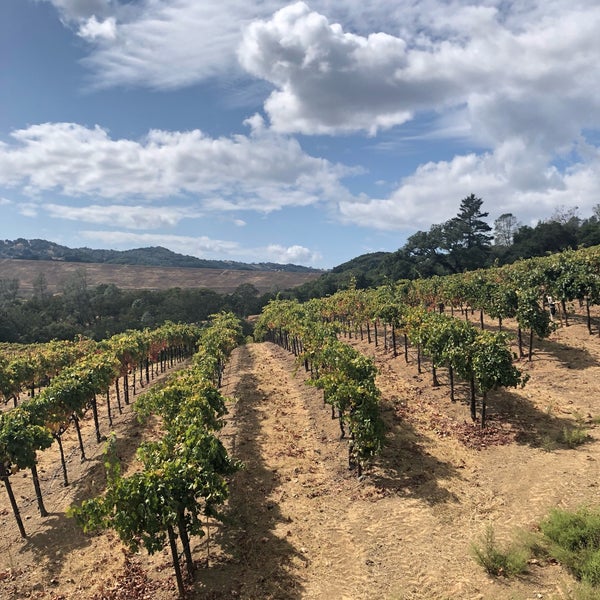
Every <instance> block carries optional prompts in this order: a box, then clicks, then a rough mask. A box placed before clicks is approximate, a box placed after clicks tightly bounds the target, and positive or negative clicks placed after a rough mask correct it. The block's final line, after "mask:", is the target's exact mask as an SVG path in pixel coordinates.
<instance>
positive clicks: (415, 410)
mask: <svg viewBox="0 0 600 600" xmlns="http://www.w3.org/2000/svg"><path fill="white" fill-rule="evenodd" d="M473 319H476V315H475V316H474V317H473ZM486 326H488V327H491V326H493V324H492V323H487V324H486ZM508 326H509V327H510V326H511V324H510V323H509V324H508ZM363 337H364V338H365V339H363V340H361V339H360V336H355V335H353V337H352V339H348V342H349V343H352V344H355V345H356V346H358V347H360V349H361V350H362V351H363V352H365V353H367V354H371V355H372V356H374V357H375V360H376V362H377V365H378V367H379V376H378V385H379V386H380V388H381V390H382V393H383V403H382V414H383V416H384V419H385V421H386V425H387V431H388V433H387V446H386V449H385V451H384V453H383V455H382V456H381V457H380V458H379V459H378V460H377V461H376V462H375V464H374V465H373V466H372V468H371V469H370V470H369V472H368V473H367V475H366V476H365V477H364V478H363V479H362V480H358V479H357V478H356V475H355V474H354V473H353V472H351V471H349V470H348V468H347V460H346V459H347V445H346V444H347V442H346V440H340V439H339V427H338V424H337V421H335V420H332V419H331V417H330V410H329V408H328V407H324V406H323V401H322V395H321V393H320V392H319V391H318V390H316V389H314V388H312V387H310V386H307V385H306V384H305V378H306V376H305V373H304V370H303V369H299V368H298V366H297V365H296V364H295V361H294V357H293V356H292V355H289V354H288V353H287V352H285V351H284V350H282V349H281V348H279V347H276V346H274V345H272V344H267V343H264V344H248V345H246V346H242V347H240V348H238V349H237V350H236V351H235V352H234V354H233V356H232V359H231V361H230V364H229V366H228V369H227V372H226V376H225V381H224V388H223V393H224V394H226V395H228V396H230V397H231V403H230V414H229V416H228V419H227V425H226V427H225V429H224V430H223V432H222V434H223V439H224V441H225V443H226V444H227V446H228V447H229V449H230V451H231V452H232V453H233V454H234V455H235V456H236V457H238V458H239V459H241V460H242V461H243V462H244V464H245V468H244V469H243V470H242V471H240V472H239V473H238V474H236V475H235V476H234V477H233V480H232V482H231V487H230V492H231V495H230V501H229V503H228V506H227V519H226V522H225V523H224V524H222V525H221V524H217V523H210V528H209V534H210V535H209V536H205V537H204V538H196V539H195V540H193V544H192V546H193V551H194V557H195V559H196V562H197V566H198V574H197V577H196V581H195V582H194V583H192V582H190V583H189V597H190V598H198V599H200V598H202V599H205V598H206V599H229V598H244V599H247V600H251V599H266V600H267V599H281V600H284V599H285V600H294V599H311V600H313V599H314V600H317V599H323V600H325V599H327V600H370V599H385V600H400V599H404V600H416V599H423V600H424V599H453V600H454V599H457V600H458V599H461V600H462V599H473V600H475V599H494V600H495V599H498V600H509V599H511V600H525V599H534V598H535V599H538V598H546V599H559V598H560V599H565V598H569V594H570V590H572V589H573V587H574V586H575V581H574V580H573V579H572V578H571V577H570V575H569V574H568V573H567V572H566V571H565V570H564V569H563V568H562V567H561V566H559V565H557V564H546V563H544V562H537V561H536V562H533V563H531V564H530V565H529V569H528V572H527V573H526V574H525V575H523V576H522V577H519V578H515V579H506V578H502V577H501V578H498V579H494V578H490V577H489V576H487V575H486V574H485V572H484V571H483V570H482V568H481V567H480V566H479V565H477V564H476V563H475V561H474V560H473V558H472V556H471V544H472V543H473V542H477V541H478V540H479V539H480V537H481V536H482V534H483V533H484V531H485V529H486V527H487V526H488V525H490V524H491V525H493V527H494V530H495V532H496V536H497V539H498V541H499V543H500V544H502V543H505V542H508V541H510V540H512V539H514V537H515V536H516V535H517V534H518V532H519V531H529V530H533V529H535V528H536V525H537V524H538V523H539V521H540V520H541V519H543V518H544V517H545V516H546V515H547V514H548V511H549V510H550V509H551V508H553V507H557V506H560V507H563V508H576V507H578V506H580V505H582V504H586V503H587V504H597V503H598V501H599V491H598V482H599V475H600V462H599V461H600V436H599V433H600V431H599V429H598V428H597V426H596V425H595V424H594V417H598V416H600V337H599V336H598V330H597V325H595V328H594V334H593V335H590V334H589V333H588V331H587V328H586V327H585V322H584V321H583V319H582V318H581V317H577V318H575V319H573V320H572V323H571V325H570V326H569V327H561V328H559V329H557V331H556V332H555V333H553V334H552V335H551V337H550V338H549V339H547V340H544V341H539V340H536V343H535V346H536V350H535V354H534V356H533V360H532V361H531V362H528V361H527V360H526V359H524V360H521V361H519V367H520V368H521V369H523V370H524V371H526V372H527V373H528V374H529V375H530V380H529V382H528V383H527V385H526V386H525V387H524V388H523V389H516V390H514V389H511V390H508V391H498V392H495V393H493V394H491V395H490V398H489V427H488V428H487V429H486V430H485V431H484V432H483V433H482V432H481V431H480V429H479V428H478V427H477V426H474V425H473V424H472V423H471V422H470V417H469V410H468V406H467V404H466V402H465V399H466V395H467V390H466V389H465V388H463V387H460V386H459V389H458V391H457V402H455V403H452V402H450V400H449V388H448V385H447V383H448V382H447V377H446V373H445V371H443V370H440V371H441V372H440V373H439V376H440V380H441V383H442V385H441V386H440V387H437V388H434V387H432V385H431V372H430V370H429V367H430V365H428V364H427V363H426V364H424V368H423V372H422V373H420V374H419V373H418V372H417V365H416V360H415V356H414V353H413V351H412V350H411V353H410V354H409V361H408V363H406V362H405V359H404V355H403V353H402V352H400V355H399V356H397V357H394V356H393V353H392V351H391V349H388V350H385V348H384V346H383V342H382V339H381V337H380V339H379V345H378V347H377V348H376V347H375V345H374V344H373V343H372V344H368V343H367V341H366V334H365V335H364V336H363ZM104 412H105V411H104ZM104 418H105V417H104ZM581 423H583V424H584V426H585V427H586V428H587V430H588V433H589V438H588V440H587V441H586V443H585V444H583V445H580V446H578V447H577V448H574V449H571V448H568V447H567V446H566V445H565V444H564V443H562V441H561V440H562V434H563V430H564V429H565V428H567V429H569V428H573V427H575V426H576V425H577V424H581ZM102 427H103V430H104V431H108V427H107V424H106V422H105V421H104V422H103V423H102ZM114 429H115V431H116V433H117V437H118V440H119V444H120V447H119V448H120V450H119V453H120V456H121V459H122V461H123V463H124V465H125V466H126V468H130V469H134V468H136V466H135V465H136V463H135V458H134V452H135V448H136V447H137V445H138V444H139V441H140V440H141V439H142V438H143V437H144V436H147V435H157V434H158V433H159V430H158V425H157V424H153V426H152V427H150V429H149V430H148V429H147V428H142V427H141V426H140V425H138V424H137V423H136V422H135V420H134V419H133V417H132V413H131V410H130V408H129V407H126V410H124V412H123V414H122V415H117V416H116V417H115V426H114ZM84 433H85V435H86V438H87V440H88V441H87V442H86V448H87V449H88V450H89V452H88V454H89V458H88V460H87V461H85V462H84V463H81V462H80V460H79V454H78V450H77V444H76V439H75V437H74V436H75V433H74V431H72V432H69V433H68V434H67V436H72V438H71V439H70V441H68V442H67V443H66V446H67V448H68V449H69V450H68V452H69V470H70V471H69V472H70V475H71V483H70V485H69V487H64V486H63V485H62V476H61V473H60V466H59V461H58V456H57V449H56V447H53V448H51V449H49V450H47V451H45V452H44V453H42V454H41V455H40V471H41V476H42V488H43V491H44V494H45V495H44V498H45V502H46V507H47V508H48V510H49V511H50V513H51V514H50V516H49V517H47V518H45V519H42V518H40V517H39V515H38V514H37V509H36V504H35V496H34V492H33V486H32V482H31V476H30V474H29V473H19V474H17V475H15V476H13V477H12V478H11V479H12V480H13V485H14V487H15V490H16V493H17V499H18V502H19V505H20V506H21V509H22V513H23V517H24V519H25V521H24V522H25V527H26V529H27V531H28V534H29V537H28V539H27V540H21V539H20V537H19V534H18V531H17V528H16V525H15V523H14V519H13V516H12V513H11V511H10V507H9V505H8V500H7V497H6V494H5V493H1V494H0V515H1V516H0V527H1V528H2V532H3V535H2V539H1V541H0V598H2V599H9V598H10V599H13V598H14V599H20V598H43V599H54V600H56V599H59V598H64V599H71V598H77V599H78V600H85V599H92V598H93V599H101V598H106V599H117V598H119V599H121V598H123V599H125V598H127V599H141V598H149V599H158V600H162V599H168V598H175V597H176V587H175V582H174V576H173V572H172V569H171V566H170V558H169V555H168V554H167V553H166V552H165V553H159V554H158V555H155V556H152V557H148V556H147V555H146V554H145V553H144V552H140V553H139V554H136V555H130V554H129V553H127V552H126V551H124V549H123V548H122V545H121V543H120V542H119V540H118V538H117V537H116V535H115V534H113V533H105V534H101V535H95V536H86V535H84V534H82V533H81V532H80V531H79V530H78V528H77V526H76V525H75V523H74V522H73V521H72V520H71V519H69V518H68V517H66V516H65V511H66V509H67V507H68V506H69V505H70V504H72V503H73V502H78V501H80V500H82V499H84V498H86V497H89V496H90V495H91V494H95V493H98V492H99V491H101V489H102V487H103V477H104V476H103V467H102V460H101V445H98V444H96V442H95V437H94V433H93V426H92V424H91V419H90V422H88V423H86V428H85V431H84Z"/></svg>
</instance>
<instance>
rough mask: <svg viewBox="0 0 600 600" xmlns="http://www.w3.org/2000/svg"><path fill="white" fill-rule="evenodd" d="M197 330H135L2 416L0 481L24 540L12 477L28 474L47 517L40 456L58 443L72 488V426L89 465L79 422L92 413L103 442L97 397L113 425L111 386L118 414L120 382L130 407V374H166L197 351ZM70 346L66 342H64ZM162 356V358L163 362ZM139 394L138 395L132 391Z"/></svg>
mask: <svg viewBox="0 0 600 600" xmlns="http://www.w3.org/2000/svg"><path fill="white" fill-rule="evenodd" d="M198 333H199V330H198V329H197V328H195V327H191V326H189V325H175V324H173V323H168V324H165V325H164V326H163V327H161V328H159V329H156V330H154V331H144V332H139V331H131V332H127V333H125V334H120V335H118V336H115V337H114V338H110V339H109V340H107V341H106V342H103V343H101V344H98V345H94V346H93V347H92V348H93V351H92V353H90V354H89V355H85V356H81V357H79V359H78V360H77V361H76V362H74V363H73V364H71V365H70V366H67V367H65V368H63V369H62V370H60V372H58V373H57V374H55V375H54V376H53V377H52V379H51V380H49V382H48V385H47V386H46V387H45V388H44V389H43V390H42V391H41V392H40V393H38V394H37V395H35V396H34V397H33V398H31V399H29V400H27V401H24V402H22V403H21V404H19V405H18V406H16V407H14V408H12V409H11V410H9V411H8V412H5V413H2V414H0V479H2V481H3V482H4V485H5V488H6V491H7V493H8V496H9V500H10V503H11V507H12V510H13V513H14V515H15V519H16V521H17V525H18V527H19V532H20V533H21V536H22V537H26V532H25V528H24V526H23V522H22V519H21V516H20V511H19V508H18V505H17V502H16V499H15V496H14V493H13V491H12V486H11V482H10V476H11V475H13V474H15V473H16V472H18V471H19V470H21V469H30V470H31V473H32V479H33V485H34V488H35V493H36V499H37V504H38V509H39V512H40V514H41V516H47V514H48V512H47V510H46V508H45V506H44V502H43V497H42V491H41V486H40V482H39V477H38V473H37V453H38V451H42V450H45V449H47V448H49V447H50V446H51V445H52V443H53V442H54V441H56V442H57V445H58V448H59V452H60V458H61V466H62V473H63V480H64V484H65V486H66V485H68V484H69V480H68V473H67V463H66V460H65V453H64V450H63V445H62V436H63V434H64V433H65V432H66V431H67V429H68V428H69V426H70V425H71V424H73V425H74V427H75V429H76V432H77V437H78V441H79V448H80V452H81V459H82V460H85V459H86V456H85V448H84V444H83V437H82V435H81V429H80V421H81V419H82V418H83V416H84V415H85V413H86V412H87V411H88V409H91V410H92V414H93V419H94V426H95V431H96V440H97V442H98V443H100V442H101V441H102V440H103V439H104V438H103V436H102V434H101V432H100V426H99V418H98V405H97V396H99V395H103V396H105V398H106V407H107V411H108V419H109V424H110V425H111V426H112V409H111V404H110V393H109V392H110V386H111V385H112V384H114V385H115V387H116V390H117V401H118V409H119V412H122V405H121V401H120V395H119V377H120V376H123V378H124V384H123V387H124V390H125V392H126V394H125V402H126V403H128V402H129V385H128V383H127V377H128V376H129V373H130V372H131V371H132V370H133V372H134V373H135V370H136V369H137V368H138V366H139V365H140V364H141V365H145V366H146V377H147V382H148V381H149V379H150V375H151V373H152V376H154V373H155V371H154V363H152V365H153V369H152V371H150V368H149V365H150V364H151V363H150V361H154V360H157V359H160V362H159V363H157V364H156V368H157V369H158V368H159V367H160V368H161V369H162V368H164V367H165V365H166V362H165V360H166V359H164V357H165V356H166V357H168V358H169V360H173V361H174V360H176V358H179V359H181V358H183V356H184V355H185V354H186V353H187V354H188V355H189V353H191V350H192V349H193V348H194V347H195V342H196V339H197V336H198ZM65 345H66V346H67V347H68V346H69V344H68V342H65ZM161 357H163V358H162V359H161ZM134 393H135V392H134Z"/></svg>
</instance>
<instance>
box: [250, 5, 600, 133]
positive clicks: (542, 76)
mask: <svg viewBox="0 0 600 600" xmlns="http://www.w3.org/2000/svg"><path fill="white" fill-rule="evenodd" d="M453 7H454V8H455V10H454V11H453V13H452V15H448V16H447V20H446V32H445V33H446V37H445V38H444V39H441V40H438V39H436V38H435V37H434V32H435V29H436V27H435V25H437V27H438V28H439V27H440V25H439V22H437V21H436V22H432V23H430V24H429V26H430V28H431V31H430V35H431V37H428V36H422V37H421V39H416V40H412V42H411V44H410V45H409V44H408V43H407V42H406V41H405V40H404V39H403V38H401V37H397V36H394V35H390V34H387V33H371V34H370V35H368V36H360V35H356V34H354V33H349V32H346V31H344V28H343V27H342V25H340V24H338V23H332V22H330V21H329V19H328V18H327V17H325V16H324V15H322V14H319V13H317V12H315V11H311V10H310V9H309V8H308V6H307V5H306V4H304V3H303V2H298V3H296V4H293V5H290V6H287V7H285V8H283V9H281V10H279V11H278V12H276V13H275V14H274V15H273V16H272V17H271V18H270V19H268V20H260V21H255V22H253V23H252V24H250V25H249V26H248V28H247V29H246V31H245V34H244V38H243V42H242V44H241V47H240V49H239V58H240V62H241V64H242V65H243V66H244V68H245V69H246V70H247V71H248V72H250V73H251V74H252V75H254V76H256V77H259V78H262V79H265V80H267V81H269V82H270V83H272V84H273V85H274V86H275V88H276V90H275V91H274V92H272V94H271V95H270V96H269V98H268V99H267V101H266V102H265V110H266V112H267V113H268V115H269V118H270V120H271V124H272V126H273V128H275V129H276V130H277V131H282V132H301V133H307V134H318V133H330V134H335V133H340V132H348V131H358V130H366V131H370V132H371V133H374V132H376V131H377V130H378V129H380V128H387V127H391V126H394V125H400V124H402V123H404V122H406V121H407V120H409V119H411V118H413V117H414V115H415V114H417V113H418V112H419V111H425V110H430V111H431V110H432V111H438V112H442V111H444V110H447V109H448V108H454V107H457V106H464V107H465V110H466V112H467V115H468V116H469V119H470V123H471V127H472V135H473V137H475V138H478V139H480V140H483V141H485V142H488V143H491V142H493V141H496V140H498V139H500V138H501V137H502V136H504V135H506V133H507V132H509V133H512V132H517V131H522V130H523V127H524V126H525V129H526V131H532V132H535V133H539V132H540V131H541V130H543V129H544V128H548V129H550V128H552V129H554V130H558V131H555V133H554V134H553V137H555V138H561V137H562V138H564V140H565V141H566V142H568V141H570V140H571V139H572V136H573V133H574V131H575V132H576V131H577V130H578V128H580V127H581V126H582V125H586V124H587V123H586V121H587V120H589V119H590V117H587V119H586V116H585V115H590V110H593V111H594V112H593V113H591V114H593V115H596V114H597V113H598V108H599V102H600V101H599V100H598V97H599V96H598V94H597V91H598V90H597V85H598V84H597V83H596V82H597V81H598V79H599V78H598V75H600V66H599V65H598V62H597V61H594V60H592V57H593V56H594V55H596V53H597V52H598V51H600V38H599V37H598V36H597V34H596V32H597V29H598V26H599V25H600V7H598V8H588V9H587V10H585V11H581V12H578V11H576V10H575V11H573V10H571V8H570V6H569V10H568V11H567V10H565V11H564V12H563V13H561V14H559V15H556V17H555V18H552V17H551V16H550V17H546V18H545V19H544V20H541V21H540V22H539V23H536V24H531V23H525V24H526V25H527V28H526V29H524V30H523V29H520V30H513V29H511V28H509V27H508V26H507V22H506V21H505V20H503V14H502V13H501V11H500V10H499V9H498V8H495V7H491V6H490V7H473V6H460V5H454V4H453ZM550 14H552V13H550ZM437 18H438V19H439V17H437ZM453 32H457V33H456V35H454V36H453V35H452V33H453ZM459 34H460V35H459ZM565 90H569V91H568V94H565V93H564V92H565ZM574 105H578V107H579V108H580V109H581V112H579V111H578V116H577V117H575V118H573V117H572V116H571V115H570V113H571V112H572V109H573V106H574ZM557 114H558V115H561V116H562V115H563V114H565V116H568V118H567V119H566V121H564V122H560V123H556V115H557ZM592 118H593V117H592ZM596 119H597V117H596ZM595 124H596V125H597V123H595ZM551 126H552V127H551Z"/></svg>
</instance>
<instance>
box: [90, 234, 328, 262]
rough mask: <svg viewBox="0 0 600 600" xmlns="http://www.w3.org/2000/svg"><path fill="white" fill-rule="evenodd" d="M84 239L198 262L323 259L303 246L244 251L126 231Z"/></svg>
mask: <svg viewBox="0 0 600 600" xmlns="http://www.w3.org/2000/svg"><path fill="white" fill-rule="evenodd" d="M81 235H82V237H84V238H85V239H88V240H90V241H93V242H96V243H100V244H103V245H104V246H106V247H111V248H131V247H143V246H165V247H167V248H169V249H171V250H173V251H174V252H179V253H181V254H187V255H190V256H196V257H198V258H219V259H229V260H237V261H243V262H278V263H294V264H298V263H300V264H314V263H316V262H317V261H319V260H320V259H321V255H320V254H319V253H318V252H314V251H312V250H309V249H308V248H305V247H303V246H290V247H285V246H280V245H278V244H270V245H268V246H264V247H257V248H244V247H243V246H241V244H239V242H235V241H228V240H215V239H211V238H209V237H207V236H198V237H192V236H182V235H161V234H152V233H130V232H123V231H93V230H86V231H82V232H81Z"/></svg>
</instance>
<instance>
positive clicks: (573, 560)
mask: <svg viewBox="0 0 600 600" xmlns="http://www.w3.org/2000/svg"><path fill="white" fill-rule="evenodd" d="M540 529H541V531H542V533H543V534H544V535H545V536H546V538H548V540H550V542H551V544H550V548H549V551H550V554H551V555H552V556H553V557H554V558H555V559H556V560H558V561H559V562H560V563H562V564H563V565H564V566H565V567H567V568H568V569H569V570H570V571H571V572H572V573H573V575H575V577H577V578H578V579H580V580H582V581H584V582H586V583H588V584H590V585H592V586H598V585H600V510H599V509H598V508H596V509H594V510H591V509H589V508H585V507H584V508H580V509H579V510H577V511H575V512H568V511H565V510H560V509H554V510H552V511H551V513H550V515H549V516H548V518H547V519H546V520H545V521H543V522H542V523H541V524H540Z"/></svg>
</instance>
